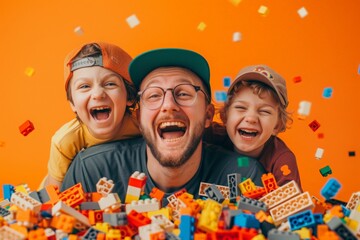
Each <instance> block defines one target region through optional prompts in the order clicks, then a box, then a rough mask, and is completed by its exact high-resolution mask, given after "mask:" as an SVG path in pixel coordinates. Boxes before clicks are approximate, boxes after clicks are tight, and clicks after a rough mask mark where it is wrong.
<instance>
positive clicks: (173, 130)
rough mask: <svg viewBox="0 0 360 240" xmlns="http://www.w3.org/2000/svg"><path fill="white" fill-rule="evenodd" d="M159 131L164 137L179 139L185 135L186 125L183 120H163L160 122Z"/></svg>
mask: <svg viewBox="0 0 360 240" xmlns="http://www.w3.org/2000/svg"><path fill="white" fill-rule="evenodd" d="M158 132H159V135H160V137H161V138H163V139H167V140H169V139H177V138H180V137H182V136H184V134H185V132H186V126H185V124H184V123H182V122H163V123H161V124H160V126H159V129H158Z"/></svg>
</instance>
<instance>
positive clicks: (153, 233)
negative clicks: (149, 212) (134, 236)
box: [139, 223, 165, 240]
mask: <svg viewBox="0 0 360 240" xmlns="http://www.w3.org/2000/svg"><path fill="white" fill-rule="evenodd" d="M160 236H162V238H161V239H165V232H164V229H162V228H161V227H160V225H159V224H157V223H151V224H147V225H144V226H140V227H139V237H140V239H144V240H157V239H160V238H159V237H160Z"/></svg>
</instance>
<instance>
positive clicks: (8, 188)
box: [2, 184, 15, 200]
mask: <svg viewBox="0 0 360 240" xmlns="http://www.w3.org/2000/svg"><path fill="white" fill-rule="evenodd" d="M2 189H3V196H4V199H7V200H10V198H11V195H12V194H13V193H14V192H15V187H14V186H13V185H10V184H3V186H2Z"/></svg>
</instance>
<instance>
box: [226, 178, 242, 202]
mask: <svg viewBox="0 0 360 240" xmlns="http://www.w3.org/2000/svg"><path fill="white" fill-rule="evenodd" d="M227 183H228V187H229V199H230V201H231V202H235V201H236V197H238V196H240V189H239V187H238V186H239V184H240V183H241V175H240V174H239V173H232V174H228V175H227Z"/></svg>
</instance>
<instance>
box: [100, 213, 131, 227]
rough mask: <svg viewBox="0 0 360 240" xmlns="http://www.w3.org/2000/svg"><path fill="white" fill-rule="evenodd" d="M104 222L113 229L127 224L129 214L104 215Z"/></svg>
mask: <svg viewBox="0 0 360 240" xmlns="http://www.w3.org/2000/svg"><path fill="white" fill-rule="evenodd" d="M103 221H104V222H106V223H109V224H110V225H111V226H113V227H117V226H123V225H126V224H127V214H126V213H124V212H115V213H103Z"/></svg>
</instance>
